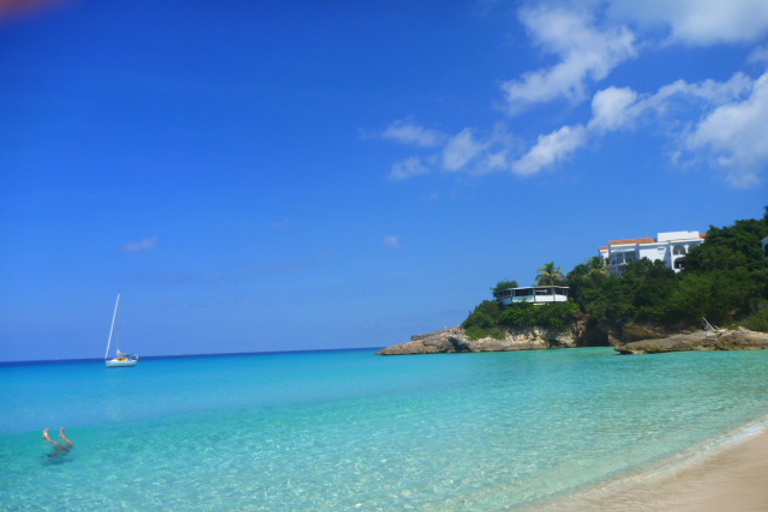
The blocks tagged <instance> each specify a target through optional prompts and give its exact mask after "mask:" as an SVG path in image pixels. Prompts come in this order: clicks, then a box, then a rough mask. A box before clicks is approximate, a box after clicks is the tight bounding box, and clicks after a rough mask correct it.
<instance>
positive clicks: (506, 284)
mask: <svg viewBox="0 0 768 512" xmlns="http://www.w3.org/2000/svg"><path fill="white" fill-rule="evenodd" d="M509 288H517V281H510V280H509V279H503V280H501V281H499V282H498V283H496V286H494V287H493V288H491V291H492V292H493V296H494V297H496V296H497V295H498V294H499V292H500V291H503V290H508V289H509Z"/></svg>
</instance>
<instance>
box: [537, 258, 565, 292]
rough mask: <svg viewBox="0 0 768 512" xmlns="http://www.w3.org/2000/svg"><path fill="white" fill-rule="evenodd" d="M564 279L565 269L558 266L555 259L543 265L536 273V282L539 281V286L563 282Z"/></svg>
mask: <svg viewBox="0 0 768 512" xmlns="http://www.w3.org/2000/svg"><path fill="white" fill-rule="evenodd" d="M564 279H565V276H564V275H563V269H562V268H561V267H556V266H555V262H554V261H553V262H551V263H547V264H545V265H544V266H543V267H541V268H540V269H539V273H538V274H537V275H536V282H537V283H539V286H550V285H557V284H562V283H563V281H564Z"/></svg>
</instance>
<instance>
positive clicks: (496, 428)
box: [0, 349, 768, 512]
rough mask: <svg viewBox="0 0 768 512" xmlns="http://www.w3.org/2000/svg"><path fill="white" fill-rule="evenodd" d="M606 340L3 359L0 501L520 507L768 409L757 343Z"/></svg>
mask: <svg viewBox="0 0 768 512" xmlns="http://www.w3.org/2000/svg"><path fill="white" fill-rule="evenodd" d="M614 354H615V353H614V352H613V351H612V350H611V349H572V350H556V351H536V352H512V353H496V354H455V355H453V354H452V355H433V356H412V357H380V356H376V355H374V354H373V351H372V350H366V351H341V352H315V353H296V354H270V355H243V356H228V357H200V358H178V359H145V360H142V361H141V362H140V363H139V366H137V367H136V368H133V369H110V370H108V369H106V368H105V367H104V365H103V363H102V362H100V361H99V362H79V363H60V364H40V365H4V366H0V401H1V402H0V404H1V405H2V409H1V410H2V414H1V415H0V509H2V510H7V511H17V510H18V511H21V510H24V511H28V510H39V511H69V510H72V511H112V510H121V511H123V510H136V511H146V512H155V511H173V510H180V511H181V510H184V511H200V512H208V511H286V512H288V511H290V512H294V511H331V510H333V511H336V510H353V511H358V510H359V511H388V512H389V511H395V510H398V511H399V510H411V511H416V512H437V511H477V512H485V511H497V510H512V509H515V508H520V507H525V506H528V505H531V504H534V503H537V502H540V501H542V500H545V499H548V498H552V497H555V496H558V495H561V494H563V493H568V492H574V491H576V490H579V489H582V488H584V487H586V486H589V485H592V484H595V483H597V482H600V481H602V480H606V479H609V478H612V477H615V476H617V475H621V474H624V473H628V472H631V471H633V470H636V469H637V468H641V467H644V466H648V465H650V464H653V463H654V462H657V461H659V460H662V459H665V458H667V457H670V456H673V455H674V454H676V453H680V452H683V451H686V450H690V449H691V448H695V447H697V446H705V445H706V444H707V443H708V442H709V441H711V440H712V439H713V438H716V437H717V436H720V435H722V433H723V432H727V431H731V430H733V429H736V428H737V427H739V426H741V425H744V424H747V423H749V422H753V421H757V420H762V419H763V418H765V417H766V415H768V379H766V373H765V369H766V365H767V364H768V351H752V352H709V353H703V352H700V353H678V354H665V355H657V356H617V355H614ZM62 425H63V426H66V427H67V433H68V435H69V437H71V438H72V439H74V440H75V441H76V442H77V445H76V446H75V448H74V449H73V451H72V452H71V453H70V454H68V455H67V456H66V457H64V458H61V459H56V460H53V461H52V460H51V459H47V458H46V457H45V455H44V454H45V453H48V452H49V451H50V449H49V447H48V446H47V443H46V442H45V441H43V440H42V438H41V431H42V429H43V428H45V427H51V428H52V429H53V431H54V432H56V431H57V430H58V427H60V426H62Z"/></svg>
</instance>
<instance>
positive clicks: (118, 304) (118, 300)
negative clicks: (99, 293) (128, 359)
mask: <svg viewBox="0 0 768 512" xmlns="http://www.w3.org/2000/svg"><path fill="white" fill-rule="evenodd" d="M121 293H122V292H117V301H116V302H115V312H114V313H112V327H110V328H109V341H107V352H106V354H104V359H109V348H110V346H111V345H112V333H113V332H114V331H115V323H116V321H117V311H118V308H119V307H120V294H121ZM117 332H118V350H120V348H119V347H120V341H119V336H120V329H119V326H118V331H117Z"/></svg>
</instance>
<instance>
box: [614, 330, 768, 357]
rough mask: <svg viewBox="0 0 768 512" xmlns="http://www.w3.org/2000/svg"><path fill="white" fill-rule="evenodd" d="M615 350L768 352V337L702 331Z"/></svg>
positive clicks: (646, 352)
mask: <svg viewBox="0 0 768 512" xmlns="http://www.w3.org/2000/svg"><path fill="white" fill-rule="evenodd" d="M614 348H615V350H616V351H618V352H619V353H621V354H658V353H662V352H680V351H685V350H761V349H766V348H768V333H764V332H755V331H750V330H748V329H744V328H743V327H739V328H737V329H734V330H722V331H717V332H714V333H713V332H704V331H701V332H695V333H691V334H675V335H672V336H667V337H665V338H654V339H645V340H640V341H633V342H630V343H616V344H615V345H614Z"/></svg>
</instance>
